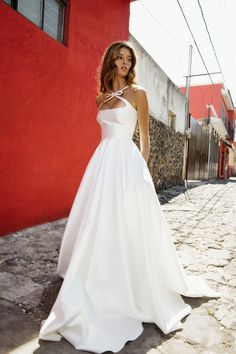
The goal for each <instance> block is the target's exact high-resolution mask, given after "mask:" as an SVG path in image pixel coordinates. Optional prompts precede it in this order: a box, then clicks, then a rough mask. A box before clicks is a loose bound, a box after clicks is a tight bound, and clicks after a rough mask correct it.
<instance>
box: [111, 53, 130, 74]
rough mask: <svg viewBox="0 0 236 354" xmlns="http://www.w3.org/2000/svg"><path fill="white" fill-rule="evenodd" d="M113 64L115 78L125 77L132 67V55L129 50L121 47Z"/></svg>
mask: <svg viewBox="0 0 236 354" xmlns="http://www.w3.org/2000/svg"><path fill="white" fill-rule="evenodd" d="M114 63H115V65H116V67H117V76H120V77H122V78H124V77H126V76H127V75H128V72H129V69H130V68H131V65H132V55H131V52H130V50H129V49H128V48H126V47H122V48H121V49H120V53H119V55H118V58H117V59H116V60H115V62H114Z"/></svg>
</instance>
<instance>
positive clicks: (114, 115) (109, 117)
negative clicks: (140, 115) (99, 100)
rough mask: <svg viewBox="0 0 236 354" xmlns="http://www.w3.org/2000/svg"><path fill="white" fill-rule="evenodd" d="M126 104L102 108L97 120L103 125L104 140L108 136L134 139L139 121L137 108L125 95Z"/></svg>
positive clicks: (124, 101) (121, 98) (122, 99)
mask: <svg viewBox="0 0 236 354" xmlns="http://www.w3.org/2000/svg"><path fill="white" fill-rule="evenodd" d="M117 98H119V99H120V100H121V101H123V103H124V106H122V107H117V108H110V109H100V110H98V114H97V121H98V123H99V124H100V126H101V133H102V134H101V135H102V140H103V139H107V138H126V139H132V137H133V133H134V130H135V126H136V122H137V111H136V109H135V108H134V107H133V106H132V105H131V104H130V103H129V101H128V100H126V99H125V98H123V97H117Z"/></svg>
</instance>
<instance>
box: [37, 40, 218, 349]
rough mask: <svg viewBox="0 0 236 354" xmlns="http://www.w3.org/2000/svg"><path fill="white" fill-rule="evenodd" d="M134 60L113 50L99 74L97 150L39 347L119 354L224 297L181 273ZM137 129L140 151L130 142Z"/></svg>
mask: <svg viewBox="0 0 236 354" xmlns="http://www.w3.org/2000/svg"><path fill="white" fill-rule="evenodd" d="M135 63H136V58H135V53H134V51H133V49H132V48H131V46H130V45H129V44H128V43H127V42H116V43H112V44H111V45H110V46H109V47H108V48H107V50H106V52H105V55H104V57H103V62H102V66H101V71H100V93H99V96H98V97H97V106H98V114H97V121H98V122H99V124H100V125H101V132H102V137H101V142H100V144H99V145H98V147H97V149H96V151H95V152H94V154H93V156H92V158H91V160H90V161H89V164H88V166H87V169H86V171H85V173H84V176H83V179H82V181H81V184H80V187H79V189H78V192H77V194H76V197H75V200H74V203H73V206H72V209H71V212H70V215H69V218H68V222H67V225H66V229H65V233H64V236H63V241H62V245H61V250H60V255H59V262H58V270H57V271H58V274H59V275H60V276H61V277H62V278H64V281H63V284H62V287H61V289H60V292H59V294H58V297H57V299H56V301H55V304H54V306H53V308H52V310H51V312H50V314H49V317H48V318H47V320H45V321H43V322H42V326H41V330H40V334H39V338H41V339H43V340H52V341H57V340H60V339H61V337H62V336H63V337H64V338H66V339H67V340H68V341H69V342H70V343H72V345H73V346H74V347H75V348H76V349H81V350H87V351H91V352H95V353H102V352H104V351H113V352H118V351H119V350H120V349H121V348H122V347H123V346H124V345H125V343H126V342H127V341H128V340H134V339H135V338H137V337H138V336H139V335H140V334H141V333H142V331H143V327H142V322H153V323H155V324H156V325H157V326H158V327H159V328H160V329H161V330H162V331H163V332H164V333H169V332H171V331H175V330H177V329H179V328H181V327H182V324H181V322H180V321H181V319H182V318H183V317H185V316H186V315H188V314H189V313H190V311H191V307H190V306H189V305H188V304H185V303H184V301H183V299H182V297H181V294H182V295H186V296H197V297H199V296H210V297H212V296H213V297H215V296H218V294H217V293H216V292H215V291H213V290H211V289H210V288H209V287H208V286H207V285H206V284H205V283H204V281H203V280H202V279H200V278H199V277H197V276H193V275H192V276H189V275H186V274H185V273H184V270H183V267H182V265H181V264H180V262H179V259H178V257H177V254H176V251H175V248H174V244H173V242H172V240H171V233H170V230H169V227H168V225H167V223H166V221H165V218H164V215H163V212H162V210H161V207H160V204H159V201H158V198H157V196H156V193H155V188H154V185H153V181H152V178H151V176H150V173H149V170H148V167H147V163H146V162H147V160H148V155H149V146H150V143H149V132H148V103H147V96H146V93H145V90H144V89H143V88H142V87H140V86H137V85H136V84H135V71H134V67H135ZM137 121H138V124H139V132H140V150H139V149H138V148H137V147H136V145H135V144H134V143H133V141H132V136H133V132H134V129H135V126H136V123H137Z"/></svg>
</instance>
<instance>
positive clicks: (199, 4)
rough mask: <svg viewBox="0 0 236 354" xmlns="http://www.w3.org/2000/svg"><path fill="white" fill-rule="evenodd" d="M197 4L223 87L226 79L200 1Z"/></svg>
mask: <svg viewBox="0 0 236 354" xmlns="http://www.w3.org/2000/svg"><path fill="white" fill-rule="evenodd" d="M198 6H199V8H200V10H201V14H202V18H203V21H204V23H205V27H206V31H207V34H208V37H209V40H210V42H211V46H212V49H213V52H214V55H215V58H216V61H217V64H218V66H219V69H220V71H221V75H222V78H223V81H224V85H225V87H227V85H226V81H225V78H224V75H223V71H222V69H221V65H220V62H219V59H218V57H217V54H216V50H215V47H214V45H213V42H212V38H211V35H210V32H209V29H208V25H207V21H206V19H205V16H204V12H203V9H202V6H201V3H200V0H198Z"/></svg>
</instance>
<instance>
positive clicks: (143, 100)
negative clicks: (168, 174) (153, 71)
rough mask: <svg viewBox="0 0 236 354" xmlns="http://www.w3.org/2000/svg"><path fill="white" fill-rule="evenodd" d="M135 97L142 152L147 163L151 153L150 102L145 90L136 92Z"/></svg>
mask: <svg viewBox="0 0 236 354" xmlns="http://www.w3.org/2000/svg"><path fill="white" fill-rule="evenodd" d="M135 96H136V97H135V98H136V107H137V111H138V124H139V138H140V151H141V153H142V155H143V157H144V159H145V161H146V162H147V161H148V157H149V152H150V136H149V109H148V100H147V95H146V92H145V91H144V90H136V92H135Z"/></svg>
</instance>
